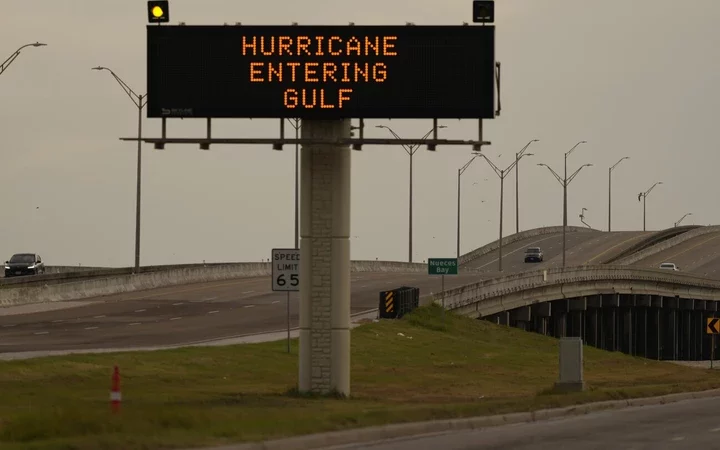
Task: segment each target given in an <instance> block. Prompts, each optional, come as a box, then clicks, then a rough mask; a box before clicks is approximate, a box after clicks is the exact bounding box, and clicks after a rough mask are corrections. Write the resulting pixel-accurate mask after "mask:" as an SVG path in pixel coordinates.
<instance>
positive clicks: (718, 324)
mask: <svg viewBox="0 0 720 450" xmlns="http://www.w3.org/2000/svg"><path fill="white" fill-rule="evenodd" d="M706 331H707V334H720V319H718V318H717V317H708V319H707V329H706Z"/></svg>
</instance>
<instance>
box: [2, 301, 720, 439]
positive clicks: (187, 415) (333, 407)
mask: <svg viewBox="0 0 720 450" xmlns="http://www.w3.org/2000/svg"><path fill="white" fill-rule="evenodd" d="M399 333H401V334H399ZM285 345H286V344H285V342H275V343H266V344H253V345H240V346H232V347H206V348H189V349H181V350H170V351H158V352H150V353H135V352H128V353H118V354H99V355H75V356H67V357H52V358H42V359H34V360H26V361H13V362H0V448H2V449H3V450H19V449H23V450H26V449H57V450H60V449H62V450H70V449H78V450H116V449H117V450H131V449H150V448H152V449H155V448H178V447H185V448H187V447H192V446H202V445H220V444H226V443H229V442H239V441H248V440H260V439H266V438H278V437H284V436H290V435H296V434H304V433H312V432H320V431H328V430H338V429H343V428H348V427H359V426H368V425H376V424H384V423H389V422H405V421H418V420H428V419H435V418H451V417H467V416H472V415H484V414H494V413H504V412H511V411H527V410H534V409H540V408H545V407H555V406H566V405H570V404H576V403H583V402H589V401H596V400H608V399H614V398H628V397H638V396H649V395H660V394H667V393H672V392H679V391H687V390H702V389H709V388H716V387H720V373H718V371H714V372H711V371H709V370H701V369H693V368H687V367H683V366H679V365H676V364H671V363H667V362H655V361H648V360H643V359H640V358H633V357H629V356H625V355H622V354H619V353H608V352H603V351H600V350H596V349H593V348H587V347H586V350H585V378H586V380H587V382H588V385H589V387H590V389H589V391H587V392H584V393H579V394H565V395H560V394H553V393H551V392H550V388H551V387H552V385H553V383H554V382H555V381H556V378H557V340H555V339H552V338H546V337H543V336H539V335H536V334H533V333H526V332H523V331H519V330H516V329H512V328H508V327H501V326H496V325H493V324H490V323H488V322H484V321H476V320H470V319H467V318H463V317H456V316H453V315H451V314H448V315H447V316H446V321H445V325H443V322H442V321H441V318H440V312H439V309H438V308H437V307H429V308H422V309H420V310H418V311H416V312H415V313H413V314H411V315H410V316H407V317H406V318H405V319H403V320H400V321H383V322H381V323H374V324H369V325H364V326H362V327H359V328H356V329H354V330H353V331H352V395H351V398H350V399H335V398H321V397H305V396H298V395H294V394H293V389H294V387H295V384H296V380H297V342H293V348H292V353H291V354H290V355H288V354H287V353H286V352H285ZM115 364H117V365H118V366H119V367H120V373H121V376H122V383H121V388H122V394H123V403H122V410H121V411H120V413H119V414H116V415H113V414H112V413H111V412H110V405H109V391H110V377H111V373H112V368H113V365H115Z"/></svg>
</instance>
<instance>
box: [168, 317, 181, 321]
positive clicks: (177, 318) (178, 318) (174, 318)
mask: <svg viewBox="0 0 720 450" xmlns="http://www.w3.org/2000/svg"><path fill="white" fill-rule="evenodd" d="M180 319H182V317H173V318H172V319H170V320H180Z"/></svg>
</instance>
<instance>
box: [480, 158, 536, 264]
mask: <svg viewBox="0 0 720 450" xmlns="http://www.w3.org/2000/svg"><path fill="white" fill-rule="evenodd" d="M476 155H477V156H482V157H483V158H485V161H487V162H488V164H490V167H492V170H493V171H494V172H495V173H496V174H497V176H498V178H500V240H499V245H498V253H499V255H498V271H499V272H502V270H503V267H502V257H503V203H504V194H505V177H506V176H507V175H508V174H509V173H510V172H511V171H512V169H513V168H514V167H515V166H516V165H517V163H518V161H520V160H521V159H522V158H523V157H524V156H532V153H527V154H523V155H521V156H520V157H518V158H516V159H515V161H513V163H512V164H510V165H509V166H508V167H507V168H506V169H500V168H499V167H498V166H496V165H495V164H494V163H493V162H492V161H490V158H488V157H487V156H485V154H483V153H476Z"/></svg>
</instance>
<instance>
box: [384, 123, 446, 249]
mask: <svg viewBox="0 0 720 450" xmlns="http://www.w3.org/2000/svg"><path fill="white" fill-rule="evenodd" d="M375 127H376V128H384V129H386V130H388V131H389V132H390V133H392V135H393V136H395V139H402V138H401V137H400V136H399V135H398V134H397V133H395V132H394V131H393V130H392V128H390V127H388V126H385V125H376V126H375ZM440 128H447V127H446V126H445V125H440V126H438V127H437V129H440ZM433 131H435V128H432V129H431V130H430V131H428V132H427V133H425V136H423V137H421V138H420V140H421V141H423V140H425V139H427V137H428V136H430V135H431V134H432V133H433ZM420 145H421V144H415V145H402V148H403V149H405V152H407V154H408V155H410V183H409V197H410V198H409V205H408V262H409V263H411V262H412V261H413V249H412V246H413V156H414V155H415V152H416V151H417V149H419V148H420Z"/></svg>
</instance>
